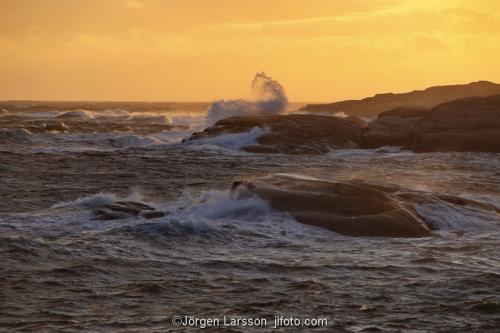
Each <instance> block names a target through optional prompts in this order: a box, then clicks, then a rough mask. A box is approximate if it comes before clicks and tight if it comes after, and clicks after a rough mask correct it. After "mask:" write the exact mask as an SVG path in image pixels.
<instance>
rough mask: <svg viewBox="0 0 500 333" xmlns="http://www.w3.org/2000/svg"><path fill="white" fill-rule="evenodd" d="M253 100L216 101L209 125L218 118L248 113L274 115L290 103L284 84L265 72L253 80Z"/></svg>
mask: <svg viewBox="0 0 500 333" xmlns="http://www.w3.org/2000/svg"><path fill="white" fill-rule="evenodd" d="M252 95H253V98H252V99H251V100H244V99H236V100H221V101H215V102H213V103H212V105H211V106H210V108H209V110H208V113H207V125H213V124H215V123H216V122H217V121H218V120H221V119H224V118H228V117H235V116H248V115H274V114H280V113H283V112H284V111H285V110H286V107H287V104H288V98H287V96H286V94H285V89H284V88H283V86H282V85H281V84H280V83H279V82H278V81H276V80H273V78H271V77H269V76H266V74H265V73H263V72H260V73H257V74H256V75H255V77H254V79H253V81H252Z"/></svg>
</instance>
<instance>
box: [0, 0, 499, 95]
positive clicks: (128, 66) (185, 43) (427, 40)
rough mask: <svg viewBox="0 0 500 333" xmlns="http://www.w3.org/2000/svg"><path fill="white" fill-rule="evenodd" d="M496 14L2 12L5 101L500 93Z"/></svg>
mask: <svg viewBox="0 0 500 333" xmlns="http://www.w3.org/2000/svg"><path fill="white" fill-rule="evenodd" d="M499 59H500V1H498V0H446V1H439V0H414V1H405V0H342V1H336V0H307V1H304V0H302V1H294V0H252V1H243V0H242V1H231V0H123V1H122V0H113V1H112V0H71V1H63V0H59V1H57V0H43V1H42V0H0V99H45V100H151V101H152V100H176V101H210V100H213V99H220V98H237V97H245V96H247V95H248V91H249V84H250V81H251V79H252V77H253V75H254V73H255V72H257V71H265V72H266V73H267V74H269V75H271V76H273V77H274V78H275V79H277V80H278V81H279V82H280V83H282V84H283V86H284V87H285V89H286V91H287V93H288V95H289V99H290V100H292V101H334V100H339V99H345V98H360V97H365V96H368V95H373V94H374V93H377V92H389V91H393V92H400V91H408V90H413V89H420V88H425V87H428V86H431V85H438V84H453V83H466V82H470V81H477V80H490V81H496V82H499V81H500V60H499Z"/></svg>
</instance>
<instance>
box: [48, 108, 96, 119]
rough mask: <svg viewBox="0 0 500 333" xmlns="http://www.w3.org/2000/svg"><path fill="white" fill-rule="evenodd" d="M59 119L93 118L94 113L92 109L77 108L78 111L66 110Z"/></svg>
mask: <svg viewBox="0 0 500 333" xmlns="http://www.w3.org/2000/svg"><path fill="white" fill-rule="evenodd" d="M56 118H58V119H93V118H94V114H93V113H92V112H90V111H85V110H76V111H66V112H63V113H61V114H59V115H58V116H56Z"/></svg>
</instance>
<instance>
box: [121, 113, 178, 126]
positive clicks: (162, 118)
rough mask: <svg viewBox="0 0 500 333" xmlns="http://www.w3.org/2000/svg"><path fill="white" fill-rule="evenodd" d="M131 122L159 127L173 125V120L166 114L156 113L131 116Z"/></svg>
mask: <svg viewBox="0 0 500 333" xmlns="http://www.w3.org/2000/svg"><path fill="white" fill-rule="evenodd" d="M129 121H134V122H141V123H144V124H152V125H154V124H157V125H170V124H172V119H170V117H169V116H167V115H164V114H154V113H134V114H132V115H131V117H130V119H129Z"/></svg>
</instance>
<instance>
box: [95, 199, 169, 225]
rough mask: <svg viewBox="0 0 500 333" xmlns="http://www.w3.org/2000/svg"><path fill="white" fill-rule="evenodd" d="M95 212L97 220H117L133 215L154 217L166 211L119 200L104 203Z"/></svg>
mask: <svg viewBox="0 0 500 333" xmlns="http://www.w3.org/2000/svg"><path fill="white" fill-rule="evenodd" d="M93 214H94V216H95V218H96V219H97V220H116V219H123V218H127V217H131V216H141V217H144V218H146V219H153V218H159V217H163V216H165V213H163V212H160V211H157V210H155V208H153V207H151V206H149V205H146V204H143V203H140V202H134V201H117V202H115V203H112V204H109V205H104V206H101V207H99V208H97V209H95V210H94V211H93Z"/></svg>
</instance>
